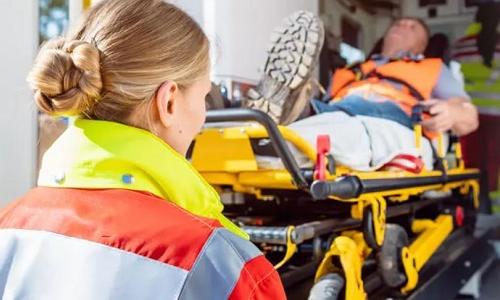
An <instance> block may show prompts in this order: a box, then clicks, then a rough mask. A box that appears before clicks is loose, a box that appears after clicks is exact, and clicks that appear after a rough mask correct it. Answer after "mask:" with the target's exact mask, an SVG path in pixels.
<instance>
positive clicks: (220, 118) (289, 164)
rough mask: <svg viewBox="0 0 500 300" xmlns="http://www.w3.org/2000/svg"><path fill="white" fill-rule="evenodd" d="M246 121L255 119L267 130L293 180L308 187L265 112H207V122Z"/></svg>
mask: <svg viewBox="0 0 500 300" xmlns="http://www.w3.org/2000/svg"><path fill="white" fill-rule="evenodd" d="M234 121H236V122H245V121H255V122H257V123H259V124H261V125H262V126H264V128H265V129H266V131H267V134H268V135H269V138H270V139H271V142H272V145H273V148H274V150H275V151H276V153H277V154H278V156H279V157H280V159H281V161H282V162H283V165H284V166H285V168H286V169H287V171H288V172H290V174H291V175H292V178H293V181H294V182H295V184H296V185H297V187H299V188H300V189H307V188H308V186H309V185H308V183H307V180H306V178H305V177H304V174H302V171H301V170H300V168H299V166H298V165H297V162H296V161H295V159H294V157H293V156H292V154H291V152H290V149H289V148H288V145H287V143H286V141H285V139H284V138H283V136H282V135H281V133H280V131H279V129H278V126H277V125H276V123H274V121H273V119H271V117H269V116H268V115H267V114H265V113H264V112H261V111H259V110H254V109H241V108H234V109H223V110H211V111H208V112H207V117H206V122H207V123H217V122H234Z"/></svg>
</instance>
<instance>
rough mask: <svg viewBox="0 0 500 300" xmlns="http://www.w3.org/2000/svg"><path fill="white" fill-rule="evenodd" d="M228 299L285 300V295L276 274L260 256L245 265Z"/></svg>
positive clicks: (269, 264)
mask: <svg viewBox="0 0 500 300" xmlns="http://www.w3.org/2000/svg"><path fill="white" fill-rule="evenodd" d="M229 299H230V300H242V299H245V300H250V299H252V300H262V299H272V300H280V299H286V295H285V291H284V289H283V285H282V284H281V279H280V277H279V275H278V273H277V272H276V270H275V269H274V267H273V266H272V265H271V263H269V261H268V260H267V259H266V258H265V257H264V256H263V255H261V256H257V257H255V258H254V259H252V260H250V261H248V262H247V263H246V264H245V266H244V267H243V269H242V270H241V274H240V278H239V279H238V281H237V283H236V285H235V287H234V289H233V291H232V292H231V295H230V296H229Z"/></svg>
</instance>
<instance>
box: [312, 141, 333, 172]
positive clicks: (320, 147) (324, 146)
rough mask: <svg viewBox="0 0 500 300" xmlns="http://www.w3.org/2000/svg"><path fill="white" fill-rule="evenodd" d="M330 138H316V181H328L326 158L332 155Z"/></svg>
mask: <svg viewBox="0 0 500 300" xmlns="http://www.w3.org/2000/svg"><path fill="white" fill-rule="evenodd" d="M330 146H331V145H330V136H329V135H327V134H321V135H318V137H317V138H316V166H315V168H314V179H316V180H325V179H326V163H327V162H326V156H327V155H328V154H329V153H330Z"/></svg>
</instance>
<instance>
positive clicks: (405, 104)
mask: <svg viewBox="0 0 500 300" xmlns="http://www.w3.org/2000/svg"><path fill="white" fill-rule="evenodd" d="M442 65H443V63H442V61H441V60H440V59H438V58H426V59H422V60H408V59H401V60H395V61H391V62H389V63H386V64H383V65H380V66H377V65H376V62H375V61H373V60H368V61H366V62H363V63H360V64H357V65H354V66H350V67H348V68H343V69H340V70H337V71H336V72H335V73H334V75H333V78H332V84H331V94H330V96H331V97H332V98H333V99H334V101H339V100H341V99H342V98H343V97H344V96H346V95H347V94H348V93H349V91H352V90H353V89H360V90H363V89H366V90H369V91H372V92H376V93H377V94H379V95H381V96H384V97H387V98H388V99H391V100H392V101H394V102H395V103H396V104H397V105H398V106H399V107H400V108H401V109H402V110H403V111H404V112H405V113H406V114H408V116H410V117H411V114H412V109H413V107H414V106H415V105H417V104H418V103H419V102H420V101H425V100H428V99H430V97H431V93H432V89H433V88H434V86H435V85H436V83H437V80H438V78H439V74H440V72H441V68H442ZM391 82H393V83H397V84H400V85H401V87H402V88H401V89H398V88H396V87H395V86H394V85H392V84H391ZM424 117H426V118H427V117H428V116H424ZM425 133H426V135H427V136H428V137H431V138H433V137H435V133H430V132H425Z"/></svg>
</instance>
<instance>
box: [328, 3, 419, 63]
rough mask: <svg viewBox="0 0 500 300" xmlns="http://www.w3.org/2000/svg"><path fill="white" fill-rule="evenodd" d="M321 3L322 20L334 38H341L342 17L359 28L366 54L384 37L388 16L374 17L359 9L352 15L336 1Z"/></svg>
mask: <svg viewBox="0 0 500 300" xmlns="http://www.w3.org/2000/svg"><path fill="white" fill-rule="evenodd" d="M321 1H322V2H323V5H322V7H323V10H324V11H322V19H323V20H324V23H325V26H326V27H327V29H328V30H329V31H330V32H332V33H333V34H335V35H336V36H341V20H342V16H344V17H347V18H349V19H350V20H351V21H353V22H355V23H357V24H359V25H360V26H361V41H360V43H361V44H360V48H361V50H363V51H365V52H366V53H368V52H369V51H370V50H371V49H372V47H373V46H374V45H375V42H376V41H377V40H378V39H379V38H380V37H381V36H383V35H384V33H385V31H386V30H387V28H388V27H389V25H390V24H391V22H392V18H391V16H389V15H387V16H383V15H377V16H376V17H375V16H373V15H370V14H368V13H367V12H366V11H364V10H362V9H360V8H359V7H358V8H357V9H356V11H355V12H354V13H353V12H350V11H349V10H348V9H347V8H346V7H345V6H343V5H342V4H340V3H339V2H338V1H337V0H321ZM412 1H413V0H412Z"/></svg>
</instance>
